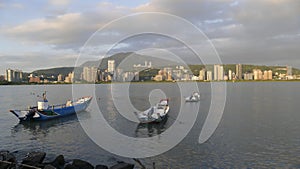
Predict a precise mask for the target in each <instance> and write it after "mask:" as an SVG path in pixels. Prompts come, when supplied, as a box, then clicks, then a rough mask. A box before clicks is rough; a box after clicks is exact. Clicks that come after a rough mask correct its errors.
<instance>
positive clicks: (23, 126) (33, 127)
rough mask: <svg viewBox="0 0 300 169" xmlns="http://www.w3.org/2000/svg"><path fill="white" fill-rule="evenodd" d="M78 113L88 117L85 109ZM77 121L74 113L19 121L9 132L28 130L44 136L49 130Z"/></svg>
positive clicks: (35, 134)
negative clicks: (53, 117) (48, 118)
mask: <svg viewBox="0 0 300 169" xmlns="http://www.w3.org/2000/svg"><path fill="white" fill-rule="evenodd" d="M78 115H80V116H83V117H84V118H89V117H90V115H89V113H88V112H86V111H85V112H81V113H80V114H78ZM77 122H78V118H77V115H76V114H73V115H69V116H66V117H60V118H57V119H51V120H46V121H20V122H19V123H18V124H17V125H15V126H14V127H13V128H12V131H11V133H12V135H15V134H16V133H18V132H23V131H29V132H30V133H31V134H32V135H33V136H37V135H42V136H44V137H45V136H47V135H48V133H49V131H50V130H55V129H58V128H61V127H63V126H65V125H68V124H73V123H77Z"/></svg>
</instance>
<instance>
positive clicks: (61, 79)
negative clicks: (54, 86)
mask: <svg viewBox="0 0 300 169" xmlns="http://www.w3.org/2000/svg"><path fill="white" fill-rule="evenodd" d="M57 81H58V82H62V81H63V75H62V74H59V75H58V76H57Z"/></svg>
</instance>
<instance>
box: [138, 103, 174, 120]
mask: <svg viewBox="0 0 300 169" xmlns="http://www.w3.org/2000/svg"><path fill="white" fill-rule="evenodd" d="M163 102H164V103H163ZM160 103H163V105H161V104H160V106H154V107H151V108H149V109H148V110H146V111H144V112H140V113H136V116H137V118H138V119H139V121H140V123H160V122H162V121H164V119H166V117H167V115H168V113H169V110H170V107H169V105H168V100H167V99H164V100H161V102H160ZM158 107H161V109H158Z"/></svg>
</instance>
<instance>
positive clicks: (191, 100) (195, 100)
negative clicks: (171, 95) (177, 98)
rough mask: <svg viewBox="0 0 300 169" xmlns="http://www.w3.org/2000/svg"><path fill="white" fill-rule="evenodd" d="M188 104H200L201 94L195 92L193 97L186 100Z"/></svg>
mask: <svg viewBox="0 0 300 169" xmlns="http://www.w3.org/2000/svg"><path fill="white" fill-rule="evenodd" d="M185 101H186V102H198V101H200V94H199V93H198V92H194V93H193V94H192V95H191V96H189V97H186V98H185Z"/></svg>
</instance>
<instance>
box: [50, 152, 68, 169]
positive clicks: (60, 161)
mask: <svg viewBox="0 0 300 169" xmlns="http://www.w3.org/2000/svg"><path fill="white" fill-rule="evenodd" d="M65 163H66V161H65V158H64V156H63V155H59V156H57V157H56V158H55V159H54V161H52V162H51V163H50V164H51V165H52V166H54V167H56V168H63V166H64V165H65Z"/></svg>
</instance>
